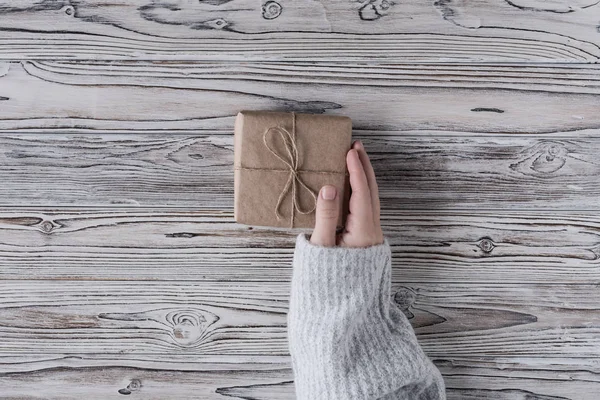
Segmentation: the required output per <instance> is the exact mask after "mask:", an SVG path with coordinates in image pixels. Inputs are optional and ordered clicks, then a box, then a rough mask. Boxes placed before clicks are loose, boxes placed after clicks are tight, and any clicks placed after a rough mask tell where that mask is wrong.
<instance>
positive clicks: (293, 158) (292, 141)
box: [263, 113, 317, 227]
mask: <svg viewBox="0 0 600 400" xmlns="http://www.w3.org/2000/svg"><path fill="white" fill-rule="evenodd" d="M272 133H276V134H279V136H280V137H281V139H282V140H283V143H284V145H285V150H286V152H287V157H286V156H285V155H283V156H281V155H280V154H279V153H278V152H277V151H275V150H274V149H273V148H272V147H271V145H269V138H270V137H271V134H272ZM263 142H264V143H265V146H266V147H267V149H269V151H270V152H271V154H273V155H274V156H275V157H277V158H278V159H279V160H281V162H283V163H284V164H285V165H286V166H287V168H288V170H289V176H288V179H287V182H286V183H285V186H284V187H283V190H282V191H281V194H280V195H279V199H278V200H277V205H276V206H275V216H276V217H277V219H278V220H281V218H282V216H281V213H280V212H279V209H280V208H281V205H282V204H283V199H284V198H285V196H286V195H287V194H288V193H289V192H290V190H291V191H292V215H291V217H290V227H293V226H294V213H295V212H296V211H297V212H298V213H300V214H310V213H312V212H313V211H315V209H316V208H317V194H316V193H315V192H314V190H312V189H311V188H309V187H308V186H307V185H306V183H304V182H303V181H302V179H301V178H300V174H299V173H298V167H299V162H300V157H299V156H298V145H297V144H296V114H295V113H292V131H291V132H290V131H288V130H287V129H285V128H283V127H281V126H274V127H271V128H268V129H267V130H266V131H265V133H264V135H263ZM302 189H304V190H306V191H307V192H308V193H310V195H311V197H312V199H313V201H312V207H311V208H310V209H308V210H303V209H302V208H301V207H300V199H299V194H300V190H302Z"/></svg>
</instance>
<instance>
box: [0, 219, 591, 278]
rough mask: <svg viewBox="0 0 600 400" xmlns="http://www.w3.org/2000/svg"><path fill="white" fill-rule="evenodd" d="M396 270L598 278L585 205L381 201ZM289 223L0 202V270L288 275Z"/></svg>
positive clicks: (28, 274) (413, 274)
mask: <svg viewBox="0 0 600 400" xmlns="http://www.w3.org/2000/svg"><path fill="white" fill-rule="evenodd" d="M382 221H383V224H384V228H383V229H384V231H385V233H386V235H387V237H388V240H389V241H390V244H391V246H392V252H393V275H394V280H395V282H471V283H475V282H480V283H496V282H511V283H530V282H538V283H566V282H568V283H592V284H597V283H598V282H600V264H599V261H598V260H599V251H600V250H599V248H598V243H599V242H600V236H599V235H600V219H599V218H598V217H596V216H589V215H586V214H584V213H582V214H577V213H564V214H561V213H541V212H539V213H536V214H533V215H531V214H530V213H527V212H523V213H515V212H513V213H510V214H509V213H506V212H504V213H502V214H501V215H498V214H497V213H493V212H492V213H485V212H475V211H473V212H446V213H443V212H427V213H425V212H416V211H415V212H408V211H402V212H401V211H397V210H396V211H390V212H384V214H383V218H382ZM298 232H299V231H298V230H294V231H288V230H277V229H270V228H258V227H257V228H253V227H246V226H242V225H238V224H236V223H234V222H233V215H232V213H231V212H223V211H210V210H197V211H186V210H164V209H163V210H152V209H149V210H145V209H141V210H136V211H135V212H134V211H131V210H128V209H125V210H123V211H117V210H104V209H97V210H93V209H88V210H60V211H53V210H36V209H23V210H14V211H3V212H1V213H0V242H1V244H0V277H1V278H2V279H17V280H19V279H59V280H63V279H77V280H79V279H86V280H88V279H99V280H103V279H108V280H163V281H169V280H212V281H239V280H242V281H257V282H260V281H263V282H265V281H269V282H272V281H284V282H287V281H289V278H290V276H291V259H292V253H293V248H294V240H295V236H296V234H297V233H298Z"/></svg>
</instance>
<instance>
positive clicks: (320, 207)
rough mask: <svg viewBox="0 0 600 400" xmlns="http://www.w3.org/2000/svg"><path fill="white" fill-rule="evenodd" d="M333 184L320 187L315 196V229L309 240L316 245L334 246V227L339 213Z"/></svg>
mask: <svg viewBox="0 0 600 400" xmlns="http://www.w3.org/2000/svg"><path fill="white" fill-rule="evenodd" d="M337 192H338V191H337V189H336V188H335V186H331V185H326V186H323V187H322V188H321V191H320V192H319V197H318V198H317V212H316V221H315V230H314V231H313V234H312V235H311V237H310V242H311V243H312V244H315V245H317V246H324V247H333V246H335V237H336V227H337V221H338V215H339V207H340V206H339V203H338V201H337V195H338V194H337Z"/></svg>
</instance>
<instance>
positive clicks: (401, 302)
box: [394, 286, 417, 319]
mask: <svg viewBox="0 0 600 400" xmlns="http://www.w3.org/2000/svg"><path fill="white" fill-rule="evenodd" d="M416 299H417V294H416V293H415V292H414V290H412V289H410V288H407V287H404V286H403V287H401V288H399V289H398V291H397V292H396V293H395V294H394V303H396V304H397V305H398V308H400V310H401V311H402V312H403V313H404V315H406V317H407V318H408V319H411V318H413V317H414V316H415V315H414V314H413V313H412V312H411V311H410V310H409V308H410V307H411V306H412V305H413V304H414V303H415V300H416Z"/></svg>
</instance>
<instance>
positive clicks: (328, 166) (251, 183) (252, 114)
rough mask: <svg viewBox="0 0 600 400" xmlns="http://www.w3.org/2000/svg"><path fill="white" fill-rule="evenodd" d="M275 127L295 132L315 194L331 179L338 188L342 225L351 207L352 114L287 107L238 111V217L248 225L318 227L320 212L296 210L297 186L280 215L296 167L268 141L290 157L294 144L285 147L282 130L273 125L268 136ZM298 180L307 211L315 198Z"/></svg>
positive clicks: (301, 173) (302, 175)
mask: <svg viewBox="0 0 600 400" xmlns="http://www.w3.org/2000/svg"><path fill="white" fill-rule="evenodd" d="M294 118H295V124H294ZM294 126H295V132H294ZM276 127H280V128H283V129H285V130H287V132H289V133H291V134H294V133H295V135H294V136H295V146H296V149H297V152H298V153H297V155H298V157H297V159H298V162H297V169H296V170H297V177H298V179H300V180H301V181H302V182H303V183H304V184H306V186H308V188H310V189H311V190H312V191H313V192H314V193H315V194H316V195H318V193H319V190H320V188H321V187H322V186H323V185H326V184H330V185H334V186H335V187H336V188H337V189H338V197H337V199H338V201H339V202H340V214H339V217H338V227H341V226H343V225H344V222H345V217H346V215H347V213H348V198H349V193H348V192H349V190H348V187H349V185H348V174H347V169H346V153H347V152H348V150H350V146H351V144H352V120H351V119H350V118H348V117H343V116H330V115H313V114H294V113H286V112H264V111H242V112H240V113H239V114H238V115H237V118H236V121H235V139H234V153H235V155H234V171H235V172H234V175H235V178H234V181H235V187H234V197H235V220H236V221H237V222H239V223H242V224H247V225H260V226H273V227H294V228H312V227H314V224H315V212H314V211H312V212H310V213H308V214H302V213H300V212H298V211H297V210H295V208H294V207H293V200H292V193H293V191H292V190H288V191H287V193H285V195H284V196H283V197H282V198H281V204H280V207H279V214H280V217H279V218H278V217H277V213H276V209H277V203H278V200H279V199H280V196H281V195H282V192H283V191H284V189H285V186H286V182H288V179H290V173H292V172H291V168H290V167H289V166H288V165H286V164H285V163H284V162H282V161H281V160H280V159H278V158H277V157H276V156H275V155H274V154H272V153H271V151H269V149H268V148H267V146H266V145H265V140H267V141H268V144H269V145H270V146H271V148H272V150H274V151H275V152H276V153H277V154H279V155H280V156H281V157H283V158H284V159H287V160H289V158H290V157H289V153H288V150H289V144H288V147H287V148H286V144H285V142H284V140H283V139H282V137H281V136H280V135H279V134H278V133H277V132H274V131H273V130H272V131H271V132H269V133H268V134H267V138H266V139H265V137H264V135H265V132H266V131H267V130H269V128H276ZM292 174H293V173H292ZM292 176H293V175H292ZM292 183H293V182H292ZM296 184H297V194H296V195H297V197H296V199H297V202H298V206H299V207H300V209H301V210H303V211H308V210H310V209H311V208H313V207H314V205H315V204H314V198H313V196H312V195H311V194H310V192H308V190H305V188H303V187H302V185H301V183H300V182H296Z"/></svg>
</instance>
